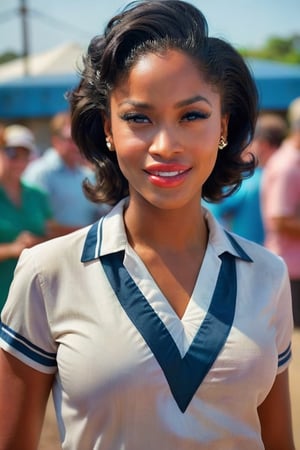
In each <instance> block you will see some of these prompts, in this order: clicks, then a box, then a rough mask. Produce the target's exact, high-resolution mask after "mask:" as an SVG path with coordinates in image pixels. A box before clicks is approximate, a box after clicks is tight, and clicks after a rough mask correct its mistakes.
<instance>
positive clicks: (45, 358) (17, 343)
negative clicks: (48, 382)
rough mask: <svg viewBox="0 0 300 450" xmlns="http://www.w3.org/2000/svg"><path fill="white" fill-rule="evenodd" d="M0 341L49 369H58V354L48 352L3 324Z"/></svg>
mask: <svg viewBox="0 0 300 450" xmlns="http://www.w3.org/2000/svg"><path fill="white" fill-rule="evenodd" d="M0 339H1V340H3V341H4V342H6V343H7V344H8V345H10V346H11V347H12V348H14V349H15V350H17V351H18V352H20V353H22V354H23V355H25V356H27V357H28V358H30V359H32V360H33V361H35V362H37V363H39V364H41V365H43V366H47V367H56V365H57V364H56V353H50V352H46V351H45V350H43V349H42V348H40V347H38V346H36V345H34V344H32V343H31V342H30V341H29V340H28V339H26V338H24V337H23V336H21V335H20V334H18V333H16V332H15V331H14V330H13V329H11V328H10V327H8V326H7V325H5V324H4V323H2V322H1V329H0Z"/></svg>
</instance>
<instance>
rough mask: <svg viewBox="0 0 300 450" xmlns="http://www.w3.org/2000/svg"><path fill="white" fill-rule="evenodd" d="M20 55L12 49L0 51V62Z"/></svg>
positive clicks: (11, 59) (5, 61)
mask: <svg viewBox="0 0 300 450" xmlns="http://www.w3.org/2000/svg"><path fill="white" fill-rule="evenodd" d="M19 56H20V55H18V54H17V53H15V52H13V51H7V52H5V53H2V54H1V55H0V64H4V63H7V62H9V61H13V60H14V59H16V58H19Z"/></svg>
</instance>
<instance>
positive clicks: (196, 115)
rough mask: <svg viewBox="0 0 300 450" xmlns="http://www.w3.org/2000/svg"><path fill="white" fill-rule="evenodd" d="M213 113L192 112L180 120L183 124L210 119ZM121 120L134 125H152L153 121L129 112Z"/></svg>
mask: <svg viewBox="0 0 300 450" xmlns="http://www.w3.org/2000/svg"><path fill="white" fill-rule="evenodd" d="M210 115H211V113H207V112H200V111H190V112H187V113H185V114H183V115H182V117H181V118H180V121H183V122H193V121H196V120H205V119H208V118H209V117H210ZM120 118H121V119H122V120H124V121H125V122H132V123H137V124H139V123H141V124H145V123H152V120H151V119H150V118H149V117H148V116H146V115H145V114H141V113H136V112H129V113H124V114H121V115H120Z"/></svg>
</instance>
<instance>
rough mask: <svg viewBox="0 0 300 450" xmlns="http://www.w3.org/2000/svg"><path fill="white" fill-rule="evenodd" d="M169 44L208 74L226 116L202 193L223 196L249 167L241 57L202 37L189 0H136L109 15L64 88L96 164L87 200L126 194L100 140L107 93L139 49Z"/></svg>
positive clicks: (249, 90) (247, 90)
mask: <svg viewBox="0 0 300 450" xmlns="http://www.w3.org/2000/svg"><path fill="white" fill-rule="evenodd" d="M169 49H170V50H171V49H172V50H179V51H182V52H184V53H185V54H187V55H189V56H190V57H191V58H192V59H193V60H194V61H195V62H196V64H197V67H199V72H200V73H201V74H202V76H204V77H205V80H206V82H208V83H210V84H211V85H213V86H215V87H216V89H217V90H218V92H219V93H220V96H221V107H222V114H228V116H229V123H228V136H227V139H228V146H227V147H226V148H225V149H224V150H219V152H218V155H217V160H216V164H215V167H214V169H213V171H212V173H211V174H210V176H209V178H208V179H207V180H206V182H205V183H204V185H203V189H202V197H203V198H205V199H206V200H208V201H216V200H218V199H220V198H222V197H224V196H227V195H229V194H230V193H231V192H233V191H234V190H236V189H237V188H238V187H239V186H240V184H241V182H242V179H243V178H244V177H245V176H248V175H251V174H252V172H253V170H254V167H255V161H254V158H252V159H251V160H249V161H244V160H243V158H242V157H241V153H242V152H243V150H244V149H245V147H247V146H248V144H249V143H250V141H251V139H252V137H253V133H254V128H255V121H256V115H257V90H256V87H255V83H254V81H253V78H252V76H251V73H250V71H249V69H248V67H247V65H246V64H245V62H244V60H243V58H242V57H241V56H240V55H239V53H238V52H237V51H236V50H235V49H234V48H233V47H232V46H231V45H230V44H228V43H226V42H225V41H223V40H221V39H217V38H211V37H208V26H207V22H206V19H205V17H204V15H203V14H202V13H201V12H200V11H199V10H198V9H197V8H196V7H194V6H193V5H191V4H189V3H187V2H185V1H180V0H161V1H159V0H153V1H135V2H132V3H130V4H129V5H128V6H127V7H125V9H124V10H123V11H122V12H121V13H120V14H118V15H116V16H115V17H113V18H112V19H111V20H110V21H109V22H108V24H107V26H106V28H105V30H104V34H103V35H100V36H96V37H94V38H93V39H92V41H91V43H90V45H89V47H88V51H87V54H86V55H85V56H84V67H83V70H82V72H81V80H80V82H79V85H78V86H77V87H76V88H75V89H74V90H73V91H72V92H70V94H69V101H70V105H71V114H72V135H73V139H74V141H75V142H76V144H77V145H78V147H79V148H80V150H81V152H82V153H83V154H84V155H85V157H86V158H87V159H88V160H89V161H91V162H93V163H94V164H96V176H97V181H96V184H95V185H91V184H89V183H86V184H85V186H84V188H85V192H86V195H87V196H88V197H89V198H90V199H92V200H93V201H99V202H107V203H110V204H114V203H116V202H117V201H119V200H120V199H121V198H123V197H124V196H126V195H128V182H127V180H126V179H125V177H124V176H123V174H122V172H121V171H120V168H119V165H118V162H117V158H116V154H115V152H110V151H109V150H108V148H107V145H106V141H105V133H104V128H103V116H104V115H105V114H109V99H110V93H111V92H112V91H113V89H114V88H115V87H116V86H117V85H118V83H119V82H120V80H122V79H126V76H128V74H129V73H130V70H131V68H132V67H133V66H134V64H135V63H136V62H137V60H138V59H139V58H140V57H141V55H144V54H147V53H149V52H151V53H161V52H164V51H166V50H169ZM225 188H226V189H225Z"/></svg>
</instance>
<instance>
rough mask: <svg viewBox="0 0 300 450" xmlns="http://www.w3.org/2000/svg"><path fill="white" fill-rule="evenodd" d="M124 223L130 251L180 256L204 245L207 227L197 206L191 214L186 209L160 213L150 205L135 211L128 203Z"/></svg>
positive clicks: (198, 205)
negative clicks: (131, 249)
mask: <svg viewBox="0 0 300 450" xmlns="http://www.w3.org/2000/svg"><path fill="white" fill-rule="evenodd" d="M124 221H125V226H126V231H127V235H128V240H129V243H130V245H131V246H132V247H133V248H136V247H148V248H153V249H158V250H159V249H163V250H167V251H168V250H170V251H174V252H180V251H189V250H192V251H194V250H195V249H197V248H203V247H204V246H206V243H207V234H208V233H207V227H206V223H205V219H204V216H203V211H202V208H201V205H200V202H199V204H197V206H196V207H195V208H194V209H192V210H191V208H190V207H189V206H187V207H185V208H181V209H178V210H177V209H173V210H161V209H158V208H155V207H152V206H151V205H148V207H147V208H138V207H137V206H136V205H135V204H132V202H130V203H129V206H128V208H127V210H126V211H125V215H124Z"/></svg>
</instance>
